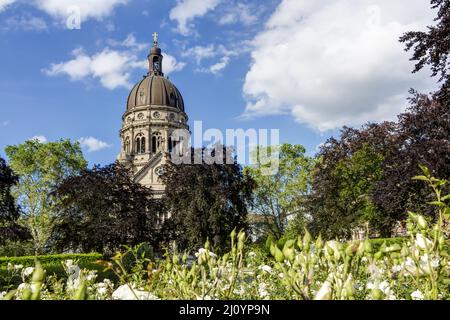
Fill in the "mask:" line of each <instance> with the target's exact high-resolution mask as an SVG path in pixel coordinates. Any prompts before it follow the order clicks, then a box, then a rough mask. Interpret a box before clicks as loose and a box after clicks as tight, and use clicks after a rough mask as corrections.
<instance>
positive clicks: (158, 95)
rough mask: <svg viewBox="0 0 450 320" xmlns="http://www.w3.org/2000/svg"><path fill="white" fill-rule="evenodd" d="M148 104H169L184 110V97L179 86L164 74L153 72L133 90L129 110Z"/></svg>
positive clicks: (128, 103) (128, 105)
mask: <svg viewBox="0 0 450 320" xmlns="http://www.w3.org/2000/svg"><path fill="white" fill-rule="evenodd" d="M148 105H150V106H151V105H157V106H168V107H173V108H177V109H179V110H181V111H183V112H184V102H183V97H182V96H181V93H180V91H179V90H178V89H177V87H175V85H174V84H173V83H172V82H170V81H169V80H168V79H167V78H165V77H164V76H163V75H158V74H155V73H152V72H150V73H149V74H148V75H147V76H146V77H144V79H142V80H141V81H139V82H138V83H137V84H136V85H135V86H134V87H133V89H132V90H131V93H130V95H129V96H128V101H127V110H131V109H133V108H135V107H140V106H148Z"/></svg>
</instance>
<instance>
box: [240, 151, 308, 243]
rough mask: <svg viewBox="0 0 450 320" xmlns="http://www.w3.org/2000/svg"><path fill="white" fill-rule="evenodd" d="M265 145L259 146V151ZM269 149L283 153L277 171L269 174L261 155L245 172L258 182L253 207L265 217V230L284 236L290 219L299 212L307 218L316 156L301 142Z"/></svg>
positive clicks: (270, 233) (276, 235) (267, 232)
mask: <svg viewBox="0 0 450 320" xmlns="http://www.w3.org/2000/svg"><path fill="white" fill-rule="evenodd" d="M261 148H262V147H259V148H257V150H256V152H257V153H258V154H259V153H260V152H261V150H262V149H261ZM267 153H268V154H271V153H274V154H279V167H278V171H277V172H276V173H275V174H271V175H267V174H265V172H264V168H265V164H264V163H261V161H260V159H259V157H258V161H256V165H255V166H254V167H247V168H245V173H246V174H247V175H248V176H250V177H251V178H252V179H254V180H255V182H256V189H255V191H254V200H253V202H252V206H251V208H252V211H253V212H254V213H256V214H257V215H259V216H261V217H262V218H263V221H264V223H263V224H261V228H262V230H261V231H262V234H263V235H265V236H269V235H271V236H272V237H273V238H275V239H280V238H281V237H282V236H283V233H284V231H285V228H286V226H287V224H288V220H289V219H291V218H294V216H296V215H298V216H300V217H301V219H302V220H303V219H304V216H303V215H304V214H305V211H304V202H305V198H306V196H307V194H308V192H309V183H310V172H311V169H312V167H313V159H311V158H310V157H308V156H306V155H305V148H304V147H303V146H301V145H291V144H283V145H281V146H272V147H267Z"/></svg>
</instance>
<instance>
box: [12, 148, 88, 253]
mask: <svg viewBox="0 0 450 320" xmlns="http://www.w3.org/2000/svg"><path fill="white" fill-rule="evenodd" d="M6 154H7V156H8V158H9V163H10V166H11V168H12V169H13V170H14V172H15V173H16V174H17V175H18V176H19V183H18V184H17V186H16V187H14V189H13V193H14V195H15V197H16V199H17V201H18V203H19V205H20V207H21V210H22V217H21V222H22V224H23V225H24V226H26V227H27V228H28V230H29V231H30V233H31V236H32V237H33V241H34V246H35V252H36V253H41V252H43V251H44V248H45V245H46V242H47V239H48V237H49V236H50V233H51V229H52V217H53V214H54V212H53V208H52V203H51V201H50V199H49V193H50V191H51V190H52V188H54V186H56V185H57V184H58V183H60V182H61V181H62V180H63V179H65V178H67V177H69V176H72V175H76V174H78V173H79V172H80V171H81V170H83V169H85V168H86V166H87V162H86V160H85V159H84V157H83V154H82V152H81V148H80V145H79V143H78V142H75V143H73V142H71V141H70V140H60V141H57V142H48V143H41V142H39V141H38V140H28V141H26V142H24V143H23V144H20V145H16V146H8V147H7V148H6Z"/></svg>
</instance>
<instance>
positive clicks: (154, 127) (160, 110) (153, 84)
mask: <svg viewBox="0 0 450 320" xmlns="http://www.w3.org/2000/svg"><path fill="white" fill-rule="evenodd" d="M153 36H154V41H153V47H152V49H151V50H150V54H149V55H148V63H149V69H148V73H147V75H146V76H144V78H143V79H142V80H141V81H139V82H138V83H136V85H135V86H134V87H133V89H132V90H131V93H130V95H129V96H128V100H127V108H126V111H125V113H124V115H123V117H122V121H123V123H122V128H121V130H120V139H121V144H122V147H121V152H120V154H119V156H118V161H119V162H120V163H122V164H124V165H125V166H126V167H128V168H130V169H131V170H132V172H133V174H134V180H135V181H136V182H138V183H140V184H142V185H144V186H147V187H151V188H152V189H153V191H154V192H155V195H156V197H160V196H162V194H163V193H164V185H163V184H162V182H161V180H160V178H159V177H160V175H161V173H162V165H163V164H165V163H166V162H167V161H169V159H170V157H169V154H170V152H171V151H172V149H173V148H175V141H172V139H171V134H172V132H173V131H174V130H176V129H186V130H189V127H188V125H187V121H188V117H187V114H186V113H185V110H184V102H183V97H182V96H181V93H180V91H179V90H178V89H177V87H175V85H174V84H173V83H172V82H170V81H169V79H168V78H166V77H165V76H164V73H163V55H162V53H161V49H160V48H159V47H158V39H157V34H156V33H154V34H153Z"/></svg>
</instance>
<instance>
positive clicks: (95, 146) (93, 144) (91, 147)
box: [78, 137, 111, 152]
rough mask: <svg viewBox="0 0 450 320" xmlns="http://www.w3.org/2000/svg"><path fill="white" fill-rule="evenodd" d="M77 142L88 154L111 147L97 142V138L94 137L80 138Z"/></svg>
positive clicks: (99, 141)
mask: <svg viewBox="0 0 450 320" xmlns="http://www.w3.org/2000/svg"><path fill="white" fill-rule="evenodd" d="M78 142H79V143H80V144H81V146H82V147H85V148H87V149H88V152H95V151H100V150H103V149H106V148H109V147H111V145H110V144H108V143H106V142H103V141H101V140H98V139H97V138H94V137H87V138H80V139H79V140H78Z"/></svg>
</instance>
